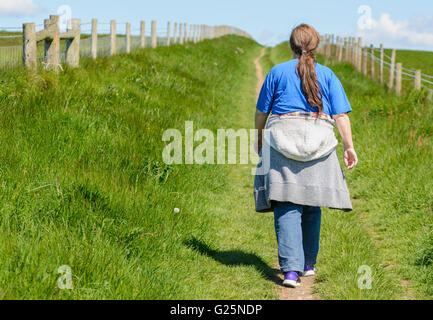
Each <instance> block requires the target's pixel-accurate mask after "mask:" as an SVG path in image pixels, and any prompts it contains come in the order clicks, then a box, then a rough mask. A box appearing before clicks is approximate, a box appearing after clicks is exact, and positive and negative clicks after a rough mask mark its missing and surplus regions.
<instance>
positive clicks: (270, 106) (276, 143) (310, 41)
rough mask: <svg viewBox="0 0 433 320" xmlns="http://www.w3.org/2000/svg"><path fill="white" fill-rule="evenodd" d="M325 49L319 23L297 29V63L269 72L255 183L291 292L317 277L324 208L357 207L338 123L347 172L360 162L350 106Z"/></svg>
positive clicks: (293, 41)
mask: <svg viewBox="0 0 433 320" xmlns="http://www.w3.org/2000/svg"><path fill="white" fill-rule="evenodd" d="M318 45H319V34H318V33H317V31H316V30H315V29H314V28H313V27H312V26H309V25H306V24H301V25H299V26H298V27H296V28H295V29H294V30H293V32H292V35H291V37H290V46H291V48H292V51H293V54H294V59H293V60H290V61H287V62H285V63H282V64H280V65H277V66H275V67H274V68H273V69H272V70H271V71H270V72H269V74H268V75H267V77H266V79H265V82H264V84H263V87H262V90H261V92H260V96H259V100H258V103H257V110H256V129H257V130H258V132H259V134H258V141H257V149H258V150H257V151H258V152H259V154H260V155H261V158H260V159H261V160H260V163H259V166H258V170H257V172H256V176H255V182H254V196H255V201H256V211H257V212H271V211H273V212H274V217H275V231H276V235H277V242H278V258H279V263H280V268H281V271H282V272H283V274H284V282H283V284H284V285H285V286H288V287H297V286H299V285H300V276H311V275H314V271H315V269H314V267H315V264H316V257H317V254H318V252H319V237H320V225H321V208H322V207H327V208H332V209H339V210H344V211H351V210H352V204H351V201H350V194H349V190H348V188H347V184H346V178H345V175H344V172H343V170H342V169H341V166H340V163H339V161H338V158H337V153H336V146H337V144H338V141H337V139H336V138H335V133H334V128H335V125H336V126H337V127H338V130H339V132H340V135H341V137H342V140H343V143H344V150H345V151H344V163H345V165H346V167H347V169H348V170H351V169H352V168H354V167H355V166H356V165H357V163H358V158H357V155H356V152H355V149H354V147H353V142H352V131H351V126H350V120H349V117H348V113H349V112H351V111H352V109H351V106H350V103H349V101H348V99H347V97H346V94H345V92H344V89H343V87H342V85H341V83H340V81H339V80H338V78H337V77H336V75H335V74H334V73H333V72H332V71H331V69H329V68H327V67H325V66H322V65H320V64H318V63H317V62H316V58H315V55H314V51H315V50H316V49H317V46H318ZM266 123H267V125H266ZM265 126H266V131H265V133H264V134H262V132H263V129H264V128H265ZM262 149H263V150H262ZM259 168H262V169H263V168H267V170H263V172H262V170H259Z"/></svg>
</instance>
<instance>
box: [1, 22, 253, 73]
mask: <svg viewBox="0 0 433 320" xmlns="http://www.w3.org/2000/svg"><path fill="white" fill-rule="evenodd" d="M92 25H93V24H92V22H83V23H81V35H82V38H81V40H80V56H81V57H91V56H92V38H91V35H92V31H93V30H92ZM46 26H47V25H45V24H44V23H41V24H35V29H36V32H39V31H41V30H43V29H44V28H45V27H46ZM221 27H222V26H221ZM224 27H225V30H223V31H221V32H220V33H218V29H217V28H214V27H209V26H203V27H202V26H201V25H193V24H184V23H179V22H178V23H176V28H175V23H171V24H170V29H168V24H161V25H159V27H157V29H156V45H157V46H158V47H161V46H167V45H168V43H170V44H179V43H180V41H181V39H182V40H183V43H188V42H195V41H200V40H202V39H203V40H206V39H211V38H215V37H218V36H221V35H223V34H238V35H242V36H245V37H250V38H251V36H250V35H248V34H247V33H246V32H244V31H242V30H240V29H238V28H234V27H227V26H224ZM220 30H221V29H220ZM0 31H3V33H2V34H0V70H8V69H13V68H16V67H18V66H20V65H22V64H23V46H22V38H23V35H22V31H23V30H22V28H20V27H0ZM97 31H98V38H97V50H96V55H97V57H106V56H109V55H110V54H111V51H112V48H111V23H110V22H98V24H97ZM116 31H117V35H116V48H115V49H116V50H115V51H116V53H118V54H121V53H126V52H127V42H126V41H127V40H126V22H117V23H116ZM222 32H224V33H222ZM18 33H19V34H18ZM141 39H142V36H141V26H137V25H131V37H130V50H131V51H132V50H136V49H139V48H141V47H142V40H141ZM151 46H152V28H151V26H150V25H149V24H146V25H145V32H144V47H145V48H149V47H151ZM44 51H45V49H44V41H39V42H38V43H37V54H36V55H37V57H36V59H37V62H38V64H39V65H43V64H44V59H45V58H44V55H45V54H44ZM59 60H60V63H65V62H66V41H65V40H61V41H60V48H59Z"/></svg>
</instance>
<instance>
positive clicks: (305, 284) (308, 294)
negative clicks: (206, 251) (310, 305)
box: [254, 48, 319, 300]
mask: <svg viewBox="0 0 433 320" xmlns="http://www.w3.org/2000/svg"><path fill="white" fill-rule="evenodd" d="M264 55H265V49H264V48H263V49H262V51H261V53H260V55H259V57H258V58H257V59H256V60H254V64H255V66H256V75H257V86H256V95H257V97H258V96H259V94H260V89H261V88H262V85H263V82H264V77H263V69H262V66H261V65H260V59H261V58H262V57H263V56H264ZM275 269H276V270H279V266H278V264H277V265H276V266H275ZM278 276H279V277H280V278H281V282H282V281H283V275H282V274H281V273H279V272H278ZM301 284H302V285H301V286H300V287H299V288H296V289H290V288H286V287H283V286H282V285H281V286H280V288H279V297H280V300H317V299H319V297H318V296H317V295H315V294H313V285H314V277H307V278H301Z"/></svg>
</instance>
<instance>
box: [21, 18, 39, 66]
mask: <svg viewBox="0 0 433 320" xmlns="http://www.w3.org/2000/svg"><path fill="white" fill-rule="evenodd" d="M36 53H37V47H36V25H35V24H34V23H24V24H23V63H24V66H25V67H26V68H27V69H29V70H36V69H37V67H38V62H37V58H36V57H37V54H36Z"/></svg>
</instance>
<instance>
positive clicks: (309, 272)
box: [302, 265, 316, 277]
mask: <svg viewBox="0 0 433 320" xmlns="http://www.w3.org/2000/svg"><path fill="white" fill-rule="evenodd" d="M314 275H316V270H315V269H314V266H313V265H306V266H305V268H304V272H303V273H302V276H303V277H312V276H314Z"/></svg>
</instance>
